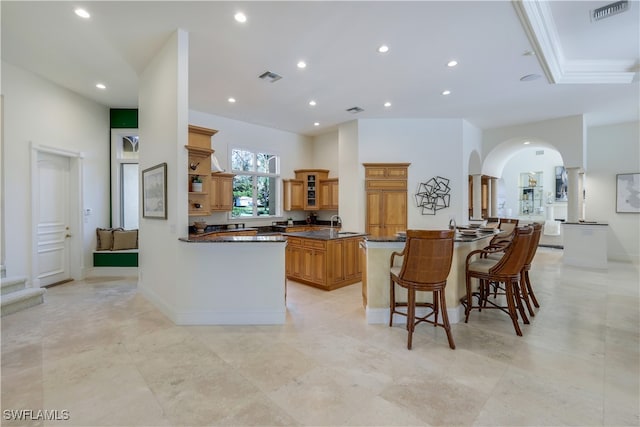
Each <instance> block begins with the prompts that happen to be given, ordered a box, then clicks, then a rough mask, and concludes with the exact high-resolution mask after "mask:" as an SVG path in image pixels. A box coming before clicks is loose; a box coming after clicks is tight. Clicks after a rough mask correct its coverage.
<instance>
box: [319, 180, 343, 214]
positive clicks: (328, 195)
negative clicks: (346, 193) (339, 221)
mask: <svg viewBox="0 0 640 427" xmlns="http://www.w3.org/2000/svg"><path fill="white" fill-rule="evenodd" d="M338 184H339V181H338V178H331V179H323V180H320V183H319V184H318V191H319V193H320V209H322V210H338V199H339V193H338V191H339V190H338V188H339V185H338Z"/></svg>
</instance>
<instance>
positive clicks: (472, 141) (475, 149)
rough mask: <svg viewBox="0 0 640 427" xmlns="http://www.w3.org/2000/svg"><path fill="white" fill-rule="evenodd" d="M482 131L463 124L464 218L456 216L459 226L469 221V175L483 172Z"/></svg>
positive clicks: (462, 180)
mask: <svg viewBox="0 0 640 427" xmlns="http://www.w3.org/2000/svg"><path fill="white" fill-rule="evenodd" d="M481 158H482V130H480V129H479V128H477V127H475V126H473V125H472V124H471V123H469V122H467V121H464V120H463V122H462V163H461V166H462V170H461V171H460V173H461V175H460V180H461V185H462V186H461V190H462V191H461V196H462V198H461V203H462V208H461V209H462V213H461V215H462V216H458V215H456V216H455V217H454V218H453V219H455V221H456V223H457V224H465V223H466V222H467V220H468V219H469V214H468V212H469V209H471V208H472V206H469V185H468V182H469V175H476V174H480V173H481V171H482V162H481V160H480V159H481Z"/></svg>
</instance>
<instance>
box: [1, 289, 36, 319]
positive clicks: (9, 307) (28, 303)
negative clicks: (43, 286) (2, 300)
mask: <svg viewBox="0 0 640 427" xmlns="http://www.w3.org/2000/svg"><path fill="white" fill-rule="evenodd" d="M43 302H44V294H41V295H34V296H32V297H29V298H25V299H23V300H20V301H15V302H12V303H9V304H6V305H4V304H3V305H2V316H6V315H8V314H13V313H16V312H18V311H21V310H24V309H27V308H29V307H33V306H35V305H38V304H42V303H43Z"/></svg>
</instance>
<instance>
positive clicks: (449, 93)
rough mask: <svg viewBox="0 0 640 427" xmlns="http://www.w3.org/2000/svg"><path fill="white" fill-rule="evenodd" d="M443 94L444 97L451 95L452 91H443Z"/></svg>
mask: <svg viewBox="0 0 640 427" xmlns="http://www.w3.org/2000/svg"><path fill="white" fill-rule="evenodd" d="M442 94H443V95H451V91H450V90H443V91H442Z"/></svg>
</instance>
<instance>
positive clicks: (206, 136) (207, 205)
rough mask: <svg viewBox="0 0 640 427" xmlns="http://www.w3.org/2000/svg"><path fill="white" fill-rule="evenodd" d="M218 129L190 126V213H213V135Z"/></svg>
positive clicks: (188, 146)
mask: <svg viewBox="0 0 640 427" xmlns="http://www.w3.org/2000/svg"><path fill="white" fill-rule="evenodd" d="M217 132H218V131H217V130H214V129H206V128H202V127H198V126H189V144H188V145H186V149H187V150H188V151H189V164H188V165H187V170H188V174H189V209H188V212H189V215H192V216H193V215H209V214H210V213H211V198H210V191H211V179H210V176H211V154H213V150H212V149H211V137H212V136H213V135H215V134H216V133H217Z"/></svg>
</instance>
